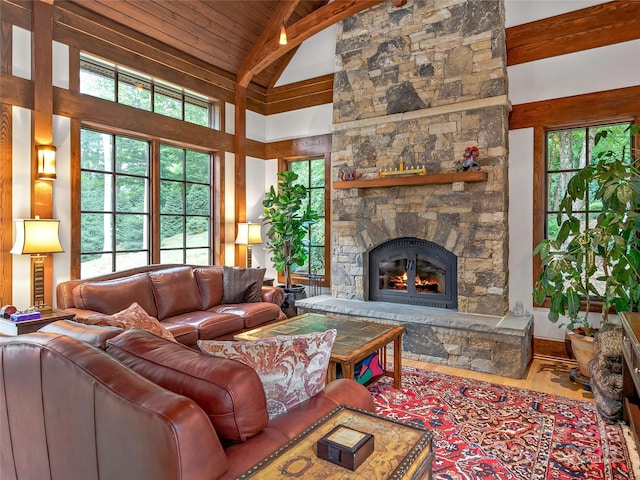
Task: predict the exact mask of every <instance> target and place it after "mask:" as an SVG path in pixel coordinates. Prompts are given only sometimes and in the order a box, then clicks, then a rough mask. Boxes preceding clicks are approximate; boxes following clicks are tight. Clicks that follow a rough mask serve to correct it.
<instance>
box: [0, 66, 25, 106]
mask: <svg viewBox="0 0 640 480" xmlns="http://www.w3.org/2000/svg"><path fill="white" fill-rule="evenodd" d="M0 85H2V101H3V102H5V103H8V104H10V105H13V106H14V107H22V108H26V109H28V110H33V82H32V81H31V80H26V79H24V78H20V77H14V76H12V75H7V74H4V73H3V74H0Z"/></svg>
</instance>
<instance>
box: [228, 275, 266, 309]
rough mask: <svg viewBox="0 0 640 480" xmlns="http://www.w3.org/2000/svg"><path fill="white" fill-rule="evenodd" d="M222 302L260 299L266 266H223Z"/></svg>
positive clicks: (255, 300)
mask: <svg viewBox="0 0 640 480" xmlns="http://www.w3.org/2000/svg"><path fill="white" fill-rule="evenodd" d="M223 268H224V272H223V274H222V275H223V277H222V283H223V287H222V303H254V302H260V301H262V282H263V280H264V273H265V272H266V271H267V269H266V268H237V267H227V266H224V267H223Z"/></svg>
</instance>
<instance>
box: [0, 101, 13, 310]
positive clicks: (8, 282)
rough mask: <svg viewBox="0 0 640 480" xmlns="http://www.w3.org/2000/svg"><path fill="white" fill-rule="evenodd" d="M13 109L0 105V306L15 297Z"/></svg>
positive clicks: (8, 302)
mask: <svg viewBox="0 0 640 480" xmlns="http://www.w3.org/2000/svg"><path fill="white" fill-rule="evenodd" d="M12 112H13V107H12V106H11V105H8V104H6V103H0V205H2V208H1V209H0V302H1V303H2V305H8V304H11V297H12V296H13V261H12V259H11V253H9V250H11V246H12V242H13V238H12V236H13V224H12V223H13V222H12V220H13V218H12V217H13V215H12V212H13V201H12V198H13V182H12V179H13V167H12V165H13V161H12V158H13V147H12V138H13V119H12Z"/></svg>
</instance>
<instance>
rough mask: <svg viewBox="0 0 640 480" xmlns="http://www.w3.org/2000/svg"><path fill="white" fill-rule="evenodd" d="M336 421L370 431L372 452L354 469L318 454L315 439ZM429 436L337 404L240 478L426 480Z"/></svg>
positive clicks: (412, 427) (430, 459) (428, 475)
mask: <svg viewBox="0 0 640 480" xmlns="http://www.w3.org/2000/svg"><path fill="white" fill-rule="evenodd" d="M338 425H345V426H347V427H349V428H352V429H354V430H358V431H360V432H364V433H369V434H371V435H373V442H374V448H373V452H372V453H371V454H370V455H369V457H367V459H366V460H365V461H364V462H363V463H362V464H361V465H360V466H359V467H358V468H357V469H356V470H355V471H354V472H351V471H350V470H347V469H346V468H344V467H341V466H338V465H335V464H333V463H331V462H329V461H327V460H323V459H321V458H318V457H317V455H316V442H317V441H318V439H320V438H322V436H324V435H326V434H327V433H328V432H330V431H331V430H332V429H333V428H334V427H336V426H338ZM432 437H433V433H432V432H431V431H430V430H427V429H425V428H423V427H420V426H417V425H413V424H408V423H403V422H399V421H396V420H391V419H388V418H384V417H381V416H379V415H375V414H373V413H369V412H364V411H361V410H356V409H353V408H350V407H346V406H340V407H338V408H337V409H336V410H334V411H333V412H331V413H330V414H329V415H327V416H326V417H325V418H323V419H322V420H320V421H319V422H317V423H316V424H315V425H313V426H312V427H310V428H309V429H308V430H306V431H304V432H303V433H302V434H300V435H298V436H297V437H296V438H294V439H293V440H291V441H290V442H289V443H287V444H286V445H284V446H283V447H282V448H280V449H278V450H276V451H275V452H273V453H272V454H271V455H269V456H268V457H267V458H265V459H264V460H262V461H261V462H260V463H258V464H257V465H255V466H253V467H252V468H251V469H249V470H248V471H247V472H245V473H243V474H242V475H240V476H239V477H238V479H246V478H279V479H286V478H302V479H304V480H324V479H326V478H349V479H352V480H356V479H365V480H383V479H384V480H428V479H431V467H432V462H433V457H434V453H433V450H432V446H431V443H432Z"/></svg>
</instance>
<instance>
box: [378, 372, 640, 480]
mask: <svg viewBox="0 0 640 480" xmlns="http://www.w3.org/2000/svg"><path fill="white" fill-rule="evenodd" d="M369 390H370V391H371V392H372V394H373V396H374V399H375V401H376V405H377V410H378V413H379V414H381V415H384V416H387V417H391V418H395V419H399V420H403V421H406V422H415V423H418V424H420V425H424V426H425V427H427V428H431V429H433V431H434V438H433V449H434V452H435V455H436V456H435V460H434V462H433V478H434V479H437V480H462V479H465V480H469V479H483V480H484V479H491V480H507V479H517V480H525V479H526V480H564V479H585V480H599V479H603V480H623V479H624V480H640V478H636V477H635V476H634V473H633V471H632V467H631V460H630V457H629V451H628V449H627V444H626V441H625V437H624V433H623V429H622V426H621V425H620V424H607V423H606V422H605V420H604V419H603V418H602V417H600V416H599V415H598V414H597V413H596V409H595V405H594V404H593V403H591V402H587V401H581V400H572V399H569V398H565V397H560V396H556V395H549V394H545V393H539V392H533V391H531V390H523V389H519V388H514V387H506V386H502V385H497V384H493V383H488V382H480V381H477V380H470V379H466V378H461V377H455V376H450V375H445V374H442V373H437V372H430V371H425V370H418V369H415V368H410V367H403V369H402V386H401V389H400V390H396V389H394V388H393V383H392V379H391V378H389V377H382V378H380V379H379V380H378V381H377V382H375V383H374V384H372V385H370V386H369Z"/></svg>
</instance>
